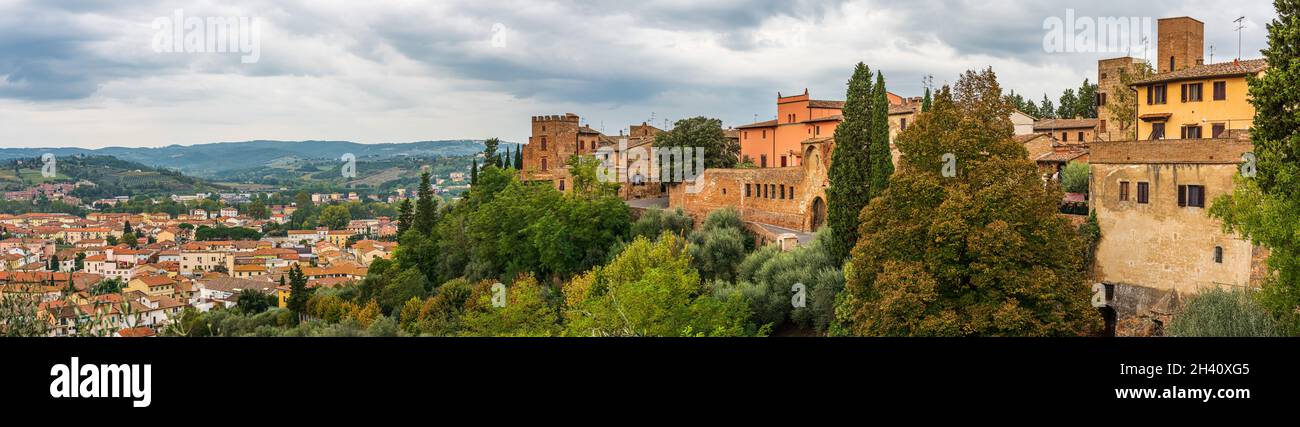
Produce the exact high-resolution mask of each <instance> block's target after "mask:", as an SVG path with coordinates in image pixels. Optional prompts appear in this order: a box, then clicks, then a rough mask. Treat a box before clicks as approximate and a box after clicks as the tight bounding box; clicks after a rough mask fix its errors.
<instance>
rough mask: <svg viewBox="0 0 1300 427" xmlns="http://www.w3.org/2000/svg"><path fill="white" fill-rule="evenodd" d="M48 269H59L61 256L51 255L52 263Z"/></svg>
mask: <svg viewBox="0 0 1300 427" xmlns="http://www.w3.org/2000/svg"><path fill="white" fill-rule="evenodd" d="M47 270H50V271H59V256H58V255H51V256H50V265H49V266H48V268H47Z"/></svg>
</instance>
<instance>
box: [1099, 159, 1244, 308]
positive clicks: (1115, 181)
mask: <svg viewBox="0 0 1300 427" xmlns="http://www.w3.org/2000/svg"><path fill="white" fill-rule="evenodd" d="M1249 150H1250V144H1248V143H1247V144H1242V143H1240V142H1237V141H1226V140H1187V141H1165V142H1158V143H1152V142H1122V143H1112V142H1098V143H1094V144H1092V153H1091V161H1090V167H1091V169H1092V182H1091V184H1090V193H1091V195H1092V197H1091V200H1090V203H1091V208H1092V209H1094V210H1095V211H1096V212H1097V220H1098V222H1099V223H1100V226H1101V235H1102V237H1101V242H1100V243H1099V244H1098V247H1097V254H1096V262H1095V263H1094V265H1095V268H1096V269H1095V271H1094V274H1095V276H1096V278H1097V280H1098V281H1101V282H1103V283H1109V284H1115V285H1131V286H1142V287H1148V288H1153V289H1156V290H1159V291H1176V292H1178V293H1195V292H1198V291H1199V290H1200V289H1204V288H1206V287H1212V286H1240V287H1246V286H1254V285H1256V284H1257V282H1258V279H1257V276H1258V273H1256V271H1255V270H1256V268H1255V266H1256V265H1257V264H1258V262H1259V256H1258V255H1257V250H1256V248H1254V247H1253V246H1252V245H1251V244H1250V243H1249V242H1248V241H1245V240H1242V239H1241V238H1240V237H1239V236H1236V235H1231V234H1226V233H1224V232H1223V229H1222V224H1221V223H1220V222H1219V221H1218V220H1216V219H1213V218H1211V217H1210V216H1209V215H1208V213H1207V210H1208V209H1209V207H1210V206H1211V204H1212V202H1213V200H1214V199H1215V198H1217V197H1219V196H1220V195H1223V194H1228V193H1230V192H1231V191H1232V189H1233V187H1234V183H1233V177H1234V176H1235V175H1236V174H1237V172H1238V168H1239V165H1238V162H1239V161H1240V158H1241V153H1243V152H1245V151H1249ZM1123 182H1128V197H1127V200H1121V198H1120V197H1121V196H1120V193H1121V190H1120V188H1121V186H1122V183H1123ZM1139 183H1147V185H1148V188H1149V190H1148V191H1149V198H1148V203H1139V202H1138V184H1139ZM1183 185H1200V186H1204V188H1205V197H1204V198H1205V203H1204V204H1205V207H1194V206H1179V204H1178V194H1179V193H1178V192H1179V186H1183ZM1216 248H1221V250H1222V260H1221V262H1219V261H1216V260H1215V252H1216ZM1252 277H1256V278H1255V279H1252Z"/></svg>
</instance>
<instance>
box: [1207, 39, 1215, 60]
mask: <svg viewBox="0 0 1300 427" xmlns="http://www.w3.org/2000/svg"><path fill="white" fill-rule="evenodd" d="M1213 63H1214V43H1210V62H1207V64H1213Z"/></svg>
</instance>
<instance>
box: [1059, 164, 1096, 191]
mask: <svg viewBox="0 0 1300 427" xmlns="http://www.w3.org/2000/svg"><path fill="white" fill-rule="evenodd" d="M1090 173H1091V172H1089V170H1088V164H1087V163H1083V162H1070V163H1069V164H1067V165H1065V170H1064V171H1062V172H1061V188H1062V189H1064V190H1065V191H1066V192H1067V193H1087V192H1088V175H1089V174H1090Z"/></svg>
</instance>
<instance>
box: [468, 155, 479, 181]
mask: <svg viewBox="0 0 1300 427" xmlns="http://www.w3.org/2000/svg"><path fill="white" fill-rule="evenodd" d="M474 184H478V159H473V160H470V164H469V185H474Z"/></svg>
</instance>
